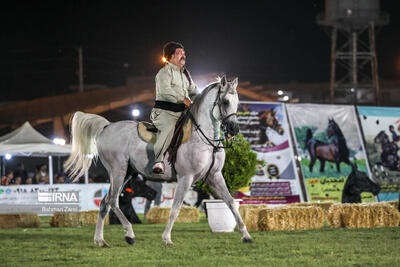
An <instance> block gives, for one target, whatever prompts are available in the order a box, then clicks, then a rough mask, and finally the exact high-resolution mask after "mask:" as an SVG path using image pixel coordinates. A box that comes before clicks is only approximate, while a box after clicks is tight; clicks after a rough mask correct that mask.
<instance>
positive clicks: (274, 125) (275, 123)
mask: <svg viewBox="0 0 400 267" xmlns="http://www.w3.org/2000/svg"><path fill="white" fill-rule="evenodd" d="M265 120H266V123H267V126H269V127H270V128H271V129H273V130H275V131H276V132H277V133H278V134H280V135H282V134H283V133H284V130H283V128H282V125H281V124H280V123H279V120H278V118H277V117H276V111H275V110H274V109H271V110H270V112H268V114H267V117H266V118H265Z"/></svg>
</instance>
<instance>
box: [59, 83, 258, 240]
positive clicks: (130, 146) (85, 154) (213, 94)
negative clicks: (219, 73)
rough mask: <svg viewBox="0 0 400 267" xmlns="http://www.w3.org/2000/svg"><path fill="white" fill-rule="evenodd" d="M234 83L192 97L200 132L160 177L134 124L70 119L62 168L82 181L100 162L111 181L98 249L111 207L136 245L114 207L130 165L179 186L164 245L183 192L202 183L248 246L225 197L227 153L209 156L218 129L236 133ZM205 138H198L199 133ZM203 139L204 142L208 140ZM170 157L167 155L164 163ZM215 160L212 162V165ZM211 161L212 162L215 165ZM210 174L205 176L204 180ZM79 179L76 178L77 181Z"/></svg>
mask: <svg viewBox="0 0 400 267" xmlns="http://www.w3.org/2000/svg"><path fill="white" fill-rule="evenodd" d="M237 84H238V81H237V78H236V79H235V80H234V81H232V82H228V81H227V79H226V77H225V76H223V77H222V78H221V79H219V81H218V82H215V83H212V84H210V85H209V86H207V87H206V88H205V89H204V90H203V92H202V93H201V94H200V95H198V96H197V97H196V100H195V102H194V104H193V105H192V107H191V112H192V114H193V117H194V119H195V120H196V121H197V123H198V125H199V126H200V129H201V131H200V130H199V129H198V128H197V127H195V126H194V124H192V125H193V126H192V130H191V136H190V138H189V139H188V141H187V142H186V143H184V144H182V145H181V146H180V147H179V149H178V152H177V155H176V162H175V166H174V168H172V167H171V166H170V165H169V164H165V171H164V174H154V173H153V172H152V169H151V167H152V166H153V163H154V152H153V144H151V143H146V142H144V141H143V140H142V139H141V138H140V137H139V134H138V128H137V126H138V122H135V121H120V122H116V123H110V122H109V121H108V120H106V119H105V118H103V117H101V116H98V115H94V114H85V113H82V112H76V113H75V114H74V116H73V119H72V126H71V131H72V153H71V155H70V157H69V159H68V160H67V162H66V163H65V167H66V169H67V170H69V171H70V173H71V175H72V176H73V177H80V176H81V175H83V174H84V172H85V171H87V170H88V169H89V167H90V165H91V162H92V160H94V159H96V158H97V157H98V158H100V160H101V162H102V163H103V165H104V167H105V168H106V170H107V171H108V174H109V177H110V189H109V191H108V193H107V194H106V196H105V197H104V199H103V200H102V201H101V204H100V212H99V217H98V221H97V226H96V233H95V236H94V241H95V243H97V244H98V245H99V246H101V247H107V246H108V244H107V243H106V242H105V241H104V237H103V228H104V218H105V216H106V215H107V213H108V211H109V209H110V207H111V208H112V209H113V211H114V213H115V214H116V215H117V216H118V218H119V220H120V221H121V223H122V225H123V228H124V230H125V240H126V241H127V242H128V243H129V244H134V243H135V239H134V238H135V234H134V232H133V230H132V225H131V224H130V223H129V221H128V220H127V219H126V218H125V216H124V214H123V213H122V212H121V210H120V209H119V207H118V196H119V192H120V190H121V188H122V186H123V183H124V178H125V176H126V174H127V170H128V166H129V167H130V168H132V169H134V171H135V172H138V173H140V174H142V175H143V176H144V177H146V178H148V179H153V180H164V181H177V187H176V192H175V198H174V200H173V204H172V208H171V212H170V216H169V220H168V224H167V226H166V228H165V230H164V233H163V234H162V239H163V240H164V241H165V243H166V244H167V245H172V244H173V243H172V241H171V229H172V227H173V225H174V222H175V220H176V218H177V217H178V214H179V211H180V208H181V206H182V203H183V199H184V197H185V194H186V192H187V191H188V190H189V188H190V187H191V185H193V184H194V183H196V182H197V181H200V180H202V179H205V178H206V177H205V176H207V178H206V182H207V183H208V184H209V185H210V186H211V187H212V188H213V190H214V192H215V193H216V194H217V196H218V197H220V198H221V199H223V200H224V202H225V203H226V204H227V205H228V206H229V208H230V209H231V211H232V213H233V215H234V216H235V219H236V222H237V225H238V229H239V231H240V233H241V234H242V240H243V242H252V238H251V237H250V235H249V233H248V232H247V229H246V225H245V224H244V223H243V220H242V218H241V217H240V214H239V212H238V210H237V208H235V205H234V199H233V198H232V196H231V195H230V194H229V191H228V189H227V187H226V184H225V180H224V177H223V176H222V173H221V170H222V167H223V166H224V161H225V152H224V150H223V149H220V150H219V151H217V152H216V153H213V151H214V147H213V146H212V145H211V144H210V143H208V141H207V138H208V140H211V141H212V144H214V145H217V142H216V141H215V140H214V138H215V137H216V136H219V133H220V131H221V126H222V129H223V130H224V132H225V134H226V135H228V136H234V135H236V134H237V133H238V132H239V127H238V124H237V116H236V111H237V107H238V104H239V98H238V94H237V91H236V87H237ZM201 132H202V133H203V134H204V135H203V134H202V133H201ZM206 137H207V138H206ZM167 156H168V155H166V157H165V158H168V157H167ZM213 158H214V160H213ZM213 161H214V162H213ZM207 174H208V175H207ZM75 179H77V178H75Z"/></svg>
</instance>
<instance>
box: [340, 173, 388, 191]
mask: <svg viewBox="0 0 400 267" xmlns="http://www.w3.org/2000/svg"><path fill="white" fill-rule="evenodd" d="M347 179H348V180H349V184H350V187H349V191H350V193H355V194H361V193H362V192H371V193H372V194H374V195H375V196H376V195H377V194H378V193H379V191H380V190H381V187H380V186H379V185H377V184H376V183H374V182H373V181H371V179H369V177H368V175H367V174H366V173H365V172H362V171H358V170H353V171H352V172H351V174H350V175H349V177H348V178H347Z"/></svg>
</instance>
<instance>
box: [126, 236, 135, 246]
mask: <svg viewBox="0 0 400 267" xmlns="http://www.w3.org/2000/svg"><path fill="white" fill-rule="evenodd" d="M125 241H126V243H128V244H129V245H133V244H135V243H136V242H135V238H134V237H129V236H125Z"/></svg>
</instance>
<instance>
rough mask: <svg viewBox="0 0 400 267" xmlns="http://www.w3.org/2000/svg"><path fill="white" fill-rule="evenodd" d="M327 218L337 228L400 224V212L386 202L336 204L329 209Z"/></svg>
mask: <svg viewBox="0 0 400 267" xmlns="http://www.w3.org/2000/svg"><path fill="white" fill-rule="evenodd" d="M327 220H328V224H329V225H330V226H331V227H335V228H338V227H346V228H372V227H395V226H398V225H399V222H400V213H399V212H398V211H397V210H396V209H395V208H393V206H391V205H389V204H387V203H384V202H381V203H368V204H367V203H361V204H334V205H332V206H331V208H330V209H329V213H328V217H327Z"/></svg>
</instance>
